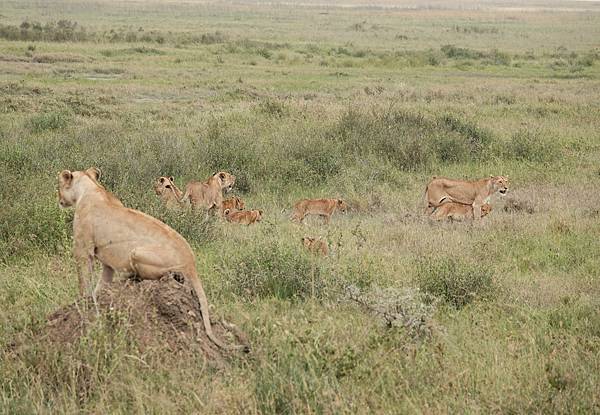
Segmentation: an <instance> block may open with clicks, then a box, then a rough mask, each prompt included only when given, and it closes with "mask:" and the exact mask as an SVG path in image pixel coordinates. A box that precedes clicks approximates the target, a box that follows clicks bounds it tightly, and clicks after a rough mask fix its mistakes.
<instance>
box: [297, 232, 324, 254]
mask: <svg viewBox="0 0 600 415" xmlns="http://www.w3.org/2000/svg"><path fill="white" fill-rule="evenodd" d="M302 245H304V247H305V248H306V249H308V251H309V252H311V253H313V254H315V255H322V256H328V255H329V247H328V246H327V242H325V241H323V240H322V239H315V238H311V237H310V236H304V237H303V238H302Z"/></svg>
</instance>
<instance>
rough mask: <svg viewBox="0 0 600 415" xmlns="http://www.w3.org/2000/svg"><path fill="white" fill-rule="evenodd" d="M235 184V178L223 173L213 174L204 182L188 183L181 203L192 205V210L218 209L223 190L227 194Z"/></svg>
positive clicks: (221, 201)
mask: <svg viewBox="0 0 600 415" xmlns="http://www.w3.org/2000/svg"><path fill="white" fill-rule="evenodd" d="M234 183H235V176H234V175H232V174H229V173H227V172H224V171H220V172H218V173H215V174H213V175H212V176H211V177H210V178H209V179H208V180H207V181H205V182H189V183H188V184H186V185H185V193H184V195H183V196H182V198H181V201H182V202H184V203H187V202H188V201H189V202H190V203H191V204H192V207H193V208H196V209H198V208H200V209H207V210H211V209H213V208H216V209H220V207H221V203H223V190H225V191H226V192H229V191H230V190H231V188H232V187H233V185H234Z"/></svg>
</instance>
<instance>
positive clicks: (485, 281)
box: [417, 257, 494, 308]
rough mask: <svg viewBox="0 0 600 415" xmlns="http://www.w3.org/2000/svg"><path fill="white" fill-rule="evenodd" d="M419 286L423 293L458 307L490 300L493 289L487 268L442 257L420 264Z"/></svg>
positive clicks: (490, 274)
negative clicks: (488, 298)
mask: <svg viewBox="0 0 600 415" xmlns="http://www.w3.org/2000/svg"><path fill="white" fill-rule="evenodd" d="M417 283H418V285H419V288H420V289H421V291H423V292H425V293H429V294H431V295H434V296H436V297H439V298H440V299H442V300H443V301H445V302H446V303H448V304H449V305H451V306H453V307H456V308H462V307H464V306H465V305H467V304H469V303H471V302H472V301H473V300H475V299H476V298H480V297H484V298H485V297H489V296H490V295H491V294H492V292H493V290H494V284H493V279H492V272H491V271H489V270H488V269H487V268H486V267H485V266H482V265H478V264H470V263H467V262H462V261H459V260H456V259H453V258H443V257H430V258H428V259H426V260H423V261H421V262H419V264H418V271H417Z"/></svg>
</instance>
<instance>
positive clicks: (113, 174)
mask: <svg viewBox="0 0 600 415" xmlns="http://www.w3.org/2000/svg"><path fill="white" fill-rule="evenodd" d="M394 4H395V6H396V7H394V8H383V7H377V6H373V7H359V6H361V3H360V2H359V1H358V0H350V1H348V2H345V3H341V2H336V3H333V4H331V5H329V6H327V7H324V6H322V5H319V4H312V3H311V2H310V1H309V2H305V4H304V5H295V6H294V5H289V4H281V5H278V6H277V7H275V6H272V5H267V4H262V3H261V2H258V3H252V4H250V3H246V2H239V3H236V4H225V3H203V2H194V1H192V2H184V3H182V2H159V1H153V0H145V1H124V2H113V1H108V0H96V1H91V0H90V1H61V0H52V1H51V2H50V3H49V4H48V5H47V7H44V8H41V7H39V5H38V4H37V2H34V1H16V0H7V1H4V4H3V7H2V8H1V9H2V10H1V12H0V14H1V16H0V71H1V73H2V79H1V80H0V173H1V174H2V177H3V178H4V183H3V186H1V187H0V199H1V200H2V201H3V207H2V209H1V210H0V304H2V305H3V307H2V310H1V311H0V324H1V327H2V330H0V377H1V379H2V380H1V381H0V412H2V413H32V412H36V413H48V412H52V413H55V412H68V413H73V412H86V413H89V412H91V413H100V412H102V413H104V412H106V413H109V412H110V413H113V412H123V413H131V412H144V413H146V412H183V413H190V412H206V413H217V412H218V413H231V412H244V413H299V412H301V413H373V412H376V413H396V412H409V413H422V412H426V413H429V412H433V413H439V412H459V413H463V412H484V413H488V412H503V413H504V412H581V413H592V412H599V411H600V399H599V396H600V395H599V394H598V390H599V388H600V387H599V385H600V375H599V373H600V366H599V363H598V362H600V348H599V346H598V345H599V344H600V313H599V311H598V310H600V302H599V300H598V299H599V298H600V275H599V271H598V270H599V269H600V260H599V259H598V255H597V252H598V251H599V249H600V242H598V237H597V236H598V232H599V231H600V227H599V225H598V218H599V210H598V207H597V203H596V198H595V197H594V196H593V195H595V194H596V193H598V191H600V186H599V185H598V175H599V174H600V169H599V167H598V163H597V160H598V157H599V156H600V141H599V140H600V136H599V135H598V131H600V116H599V114H600V102H599V100H598V85H599V80H600V55H599V52H598V42H597V39H599V38H600V14H599V11H600V10H598V8H597V5H595V4H593V3H589V2H579V3H577V4H575V3H572V2H560V1H559V2H556V4H554V5H553V7H554V8H553V9H552V10H546V9H545V8H547V7H549V6H548V5H546V4H537V3H532V6H531V7H532V10H528V11H522V10H515V9H511V8H510V7H507V6H506V5H504V4H500V3H499V4H495V3H489V4H487V3H486V5H485V6H481V5H480V4H479V3H477V4H475V3H470V2H467V3H462V4H461V5H460V7H459V6H458V4H454V3H450V2H444V3H439V4H437V3H436V4H435V5H432V6H431V7H423V8H421V9H413V8H411V7H409V6H411V5H409V4H408V3H404V2H395V3H394ZM381 5H389V4H388V3H387V2H383V1H382V2H381ZM23 22H26V23H25V24H23ZM35 23H39V27H41V30H39V29H35V28H34V27H36V26H35ZM34 30H37V32H34ZM574 33H575V34H576V35H574ZM35 36H38V37H35ZM65 40H66V41H65ZM90 166H97V167H99V168H101V170H102V172H103V177H102V182H103V184H104V185H105V186H106V187H107V188H108V189H110V190H111V191H112V192H113V193H114V194H115V195H116V196H117V197H119V198H120V199H121V200H122V201H123V203H124V204H125V205H127V206H130V207H133V208H136V209H140V210H142V211H144V212H147V213H149V214H151V215H153V216H155V217H158V218H160V219H161V220H163V221H165V222H166V223H168V224H169V225H171V226H172V227H174V228H175V229H177V230H178V231H179V232H180V233H181V234H182V235H184V236H185V237H186V239H187V240H188V241H189V242H190V243H191V245H192V246H193V248H194V250H195V252H196V255H197V265H198V268H199V271H200V275H201V278H202V281H203V283H204V286H205V288H206V291H207V296H208V298H209V300H210V302H211V303H212V304H213V305H214V306H215V314H217V315H221V316H226V317H227V319H228V320H231V321H232V322H234V323H236V324H237V325H238V326H239V327H240V328H241V329H243V330H244V331H245V332H247V333H248V335H249V337H250V343H251V345H252V350H253V352H252V355H251V356H250V357H249V358H243V357H242V358H235V359H233V360H232V362H231V366H230V367H229V368H227V369H223V370H215V369H213V368H210V367H207V366H206V365H205V364H204V362H203V359H202V357H201V356H179V355H177V356H176V355H167V354H165V353H164V351H163V350H161V349H160V348H158V349H157V350H144V351H142V350H139V348H138V347H137V345H136V344H135V342H131V339H129V338H128V336H127V333H126V332H120V331H117V332H115V331H114V330H112V329H111V326H110V325H107V324H105V323H106V322H104V321H103V320H101V321H100V322H99V323H98V324H97V327H95V329H94V330H93V331H92V332H91V333H89V334H88V335H87V336H85V337H84V338H83V339H82V341H81V343H80V344H75V345H72V346H70V347H68V348H65V349H64V350H51V349H49V348H48V347H46V346H45V345H44V344H43V343H39V344H38V343H37V342H34V344H31V345H30V346H28V347H26V348H25V349H23V350H19V351H17V350H15V349H14V347H13V346H12V344H13V342H14V341H15V340H18V339H23V338H25V339H32V338H35V333H37V332H39V330H40V327H41V326H42V325H43V324H44V321H45V316H47V315H48V314H49V313H51V312H52V311H54V310H56V309H57V308H58V307H60V306H62V305H65V304H68V303H71V302H73V301H74V300H75V298H76V296H77V277H76V274H75V267H74V264H73V260H72V254H71V245H72V236H71V227H72V220H73V213H72V212H71V211H63V210H60V209H59V208H58V204H57V198H56V186H57V174H58V172H59V171H60V170H62V169H65V168H68V169H72V170H76V169H86V168H88V167H90ZM218 170H227V171H229V172H231V173H233V174H235V175H236V176H237V181H236V186H235V188H234V193H235V194H237V195H239V196H240V197H242V198H243V199H244V200H245V201H246V206H247V207H248V208H260V209H262V210H263V211H264V212H265V215H264V220H263V222H261V223H260V224H258V225H256V226H251V227H236V226H233V225H230V224H226V223H221V222H219V221H217V220H214V219H208V220H205V219H204V217H203V216H202V217H198V216H194V215H192V214H190V213H186V212H184V213H174V212H169V211H167V210H166V209H165V208H164V207H163V206H161V204H160V202H159V200H158V199H157V198H156V196H155V195H154V192H153V190H152V188H151V185H152V181H153V179H154V178H155V177H158V176H161V175H173V176H174V177H175V181H176V182H177V184H178V186H180V187H183V186H184V185H185V183H187V182H188V181H190V180H198V179H205V178H207V177H208V176H209V175H210V174H212V173H214V172H215V171H218ZM490 174H494V175H495V174H503V175H507V176H509V178H510V181H511V191H510V193H509V195H508V196H507V199H500V198H497V199H494V200H493V201H492V203H493V207H494V210H493V211H492V213H491V214H490V215H489V216H488V217H486V218H485V220H483V221H482V222H481V223H477V224H469V223H466V224H458V223H442V224H438V223H435V224H433V223H430V222H429V221H428V220H426V218H424V217H422V211H423V191H424V187H425V184H426V183H427V181H428V180H429V179H430V178H431V176H433V175H435V176H442V175H443V176H448V177H455V178H479V177H486V176H488V175H490ZM307 197H340V198H344V199H345V200H346V201H347V202H348V203H349V206H350V209H349V212H348V214H346V215H343V216H342V215H340V216H334V217H333V219H332V221H331V224H330V225H329V226H323V225H321V222H320V220H319V219H315V220H313V219H308V220H307V225H305V226H298V225H296V224H293V223H291V222H290V221H289V216H290V213H291V207H292V205H293V203H294V201H296V200H298V199H301V198H307ZM303 236H317V237H323V238H325V239H326V240H327V241H328V242H329V246H330V248H331V252H332V253H331V255H330V257H329V258H318V257H314V256H312V255H309V253H308V252H305V251H304V250H303V249H302V246H301V243H300V240H301V238H302V237H303Z"/></svg>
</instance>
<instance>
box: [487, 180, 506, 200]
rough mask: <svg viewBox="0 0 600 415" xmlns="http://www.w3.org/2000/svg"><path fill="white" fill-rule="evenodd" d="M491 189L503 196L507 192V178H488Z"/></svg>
mask: <svg viewBox="0 0 600 415" xmlns="http://www.w3.org/2000/svg"><path fill="white" fill-rule="evenodd" d="M490 179H491V180H492V187H493V188H494V191H495V192H499V193H500V194H501V195H503V196H504V195H505V194H506V192H508V177H506V176H490Z"/></svg>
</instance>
